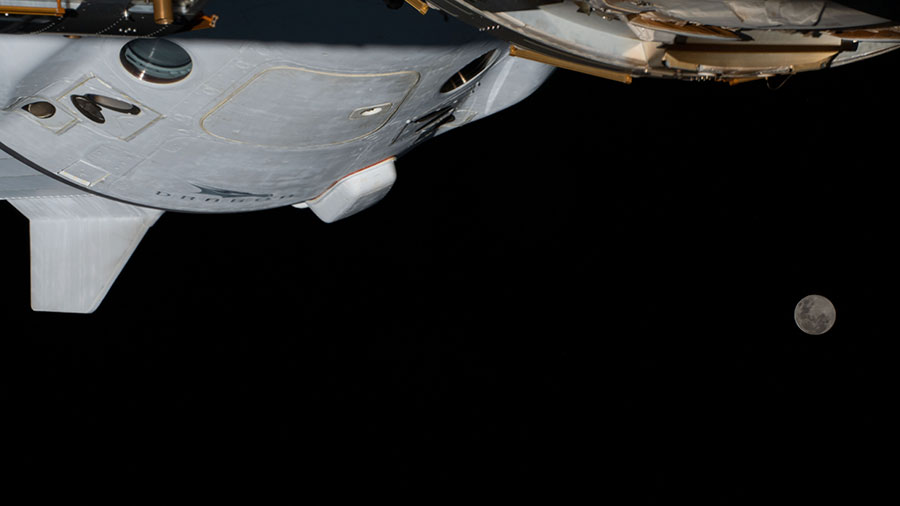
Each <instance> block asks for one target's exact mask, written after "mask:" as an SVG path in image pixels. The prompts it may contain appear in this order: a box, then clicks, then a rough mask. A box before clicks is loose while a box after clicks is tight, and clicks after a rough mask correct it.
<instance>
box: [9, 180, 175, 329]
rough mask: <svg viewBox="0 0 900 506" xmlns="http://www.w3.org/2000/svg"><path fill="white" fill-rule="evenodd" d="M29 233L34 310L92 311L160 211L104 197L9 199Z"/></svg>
mask: <svg viewBox="0 0 900 506" xmlns="http://www.w3.org/2000/svg"><path fill="white" fill-rule="evenodd" d="M9 202H10V203H11V204H12V205H13V206H14V207H15V208H16V209H17V210H19V212H21V213H22V214H24V215H25V217H26V218H28V221H29V223H30V232H31V307H32V309H34V310H35V311H50V312H60V313H92V312H94V311H95V310H96V309H97V307H99V306H100V303H101V302H102V301H103V298H104V297H105V296H106V293H107V292H108V291H109V289H110V287H111V286H112V284H113V282H114V281H115V280H116V278H117V277H118V276H119V273H120V272H121V271H122V268H123V267H125V264H126V263H127V262H128V259H129V258H131V254H132V253H133V252H134V250H135V249H136V248H137V246H138V244H139V243H140V242H141V239H143V237H144V234H146V232H147V230H148V229H149V228H150V227H152V226H153V224H154V223H156V220H158V219H159V217H160V216H162V211H157V210H153V209H145V208H142V207H137V206H132V205H128V204H122V203H119V202H115V201H112V200H107V199H104V198H102V197H95V196H75V197H49V198H29V199H11V200H10V201H9Z"/></svg>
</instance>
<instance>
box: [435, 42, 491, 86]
mask: <svg viewBox="0 0 900 506" xmlns="http://www.w3.org/2000/svg"><path fill="white" fill-rule="evenodd" d="M496 53H497V50H496V49H495V50H491V51H488V52H487V53H484V54H483V55H481V56H479V57H478V58H475V59H474V60H472V61H471V62H469V64H468V65H466V66H465V67H463V68H461V69H460V70H459V72H457V73H455V74H453V75H452V76H450V79H447V81H446V82H445V83H444V85H443V86H441V93H450V92H451V91H453V90H455V89H458V88H461V87H463V86H465V85H466V83H468V82H469V81H471V80H472V79H475V78H476V77H478V76H479V75H480V74H481V73H482V72H484V71H485V70H486V69H487V68H488V67H489V66H490V65H491V63H492V62H493V61H494V55H495V54H496Z"/></svg>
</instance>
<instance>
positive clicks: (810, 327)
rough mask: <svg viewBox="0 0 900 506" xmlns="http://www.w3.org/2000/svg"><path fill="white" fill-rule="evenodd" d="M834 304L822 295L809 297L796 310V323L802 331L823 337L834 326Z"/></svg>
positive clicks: (804, 298) (799, 303) (801, 301)
mask: <svg viewBox="0 0 900 506" xmlns="http://www.w3.org/2000/svg"><path fill="white" fill-rule="evenodd" d="M835 316H836V312H835V310H834V304H832V303H831V301H830V300H828V299H826V298H825V297H822V296H821V295H807V296H806V297H803V299H801V300H800V302H798V303H797V307H796V308H795V309H794V321H795V322H797V326H798V327H800V330H802V331H803V332H806V333H807V334H811V335H814V336H819V335H822V334H824V333H826V332H828V331H829V330H831V327H832V326H833V325H834V319H835Z"/></svg>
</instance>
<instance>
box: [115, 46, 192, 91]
mask: <svg viewBox="0 0 900 506" xmlns="http://www.w3.org/2000/svg"><path fill="white" fill-rule="evenodd" d="M119 58H120V59H121V60H122V65H124V66H125V68H126V69H127V70H128V72H131V74H132V75H134V76H135V77H137V78H138V79H140V80H141V81H147V82H151V83H174V82H177V81H181V80H182V79H184V78H185V77H187V76H188V74H190V73H191V69H192V68H193V67H194V64H193V62H192V61H191V56H190V55H189V54H187V51H185V50H184V49H182V48H181V46H179V45H178V44H176V43H174V42H172V41H169V40H166V39H134V40H132V41H131V42H129V43H128V44H125V46H124V47H123V48H122V52H121V53H120V54H119Z"/></svg>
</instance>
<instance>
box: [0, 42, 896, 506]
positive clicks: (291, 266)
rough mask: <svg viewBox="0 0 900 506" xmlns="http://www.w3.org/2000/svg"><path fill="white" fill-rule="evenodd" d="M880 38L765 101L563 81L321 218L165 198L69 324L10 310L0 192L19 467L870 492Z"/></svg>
mask: <svg viewBox="0 0 900 506" xmlns="http://www.w3.org/2000/svg"><path fill="white" fill-rule="evenodd" d="M898 57H900V54H890V55H886V56H884V57H881V58H878V59H875V60H871V61H868V62H862V63H859V64H854V65H851V66H848V67H844V68H839V69H832V70H828V71H822V72H817V73H810V74H802V75H798V76H795V77H793V78H792V79H791V80H789V81H788V82H787V83H786V84H785V85H784V86H783V87H782V88H781V89H779V90H777V91H772V90H770V89H767V86H766V84H765V83H762V82H755V83H748V84H744V85H741V86H737V87H728V86H726V85H722V84H714V83H681V82H669V81H650V80H638V81H636V82H635V83H634V84H633V85H631V86H625V85H620V84H617V83H610V82H606V81H603V80H599V79H596V78H591V77H588V76H582V75H578V74H574V73H570V72H565V71H560V72H557V73H555V74H554V75H553V77H552V78H551V79H550V81H549V82H548V83H547V84H546V85H545V86H544V87H543V88H541V89H540V90H539V91H538V92H537V93H536V94H535V95H533V96H532V97H530V98H529V99H527V100H526V101H524V102H523V103H521V104H519V105H517V106H516V107H514V108H512V109H509V110H507V111H504V112H502V113H499V114H497V115H495V116H493V117H490V118H487V119H484V120H481V121H479V122H476V123H474V124H472V125H469V126H466V127H464V128H461V129H459V130H456V131H453V132H451V133H448V134H446V135H443V136H441V137H438V138H436V139H433V140H431V141H429V142H428V143H426V144H425V145H422V146H420V147H419V148H417V149H415V150H413V151H411V152H410V153H407V154H406V155H404V156H402V157H401V158H400V159H399V161H398V170H399V179H398V182H397V184H396V186H395V187H394V189H393V190H392V192H391V193H390V194H389V195H388V197H387V198H386V199H385V200H384V201H382V202H381V203H380V204H378V205H377V206H376V207H374V208H372V209H370V210H368V211H366V212H364V213H362V214H360V215H357V216H355V217H353V218H350V219H348V220H346V221H344V222H339V223H336V224H332V225H326V224H323V223H320V222H319V221H318V220H317V219H316V218H315V217H314V216H313V215H312V213H310V212H309V211H300V210H296V209H292V208H286V209H279V210H274V211H269V212H260V213H252V214H245V215H223V216H201V215H184V214H174V213H170V214H166V215H165V216H163V218H161V219H160V221H159V222H158V223H157V225H156V226H155V227H154V228H153V229H152V230H151V231H150V232H149V233H148V235H147V236H146V238H145V239H144V241H143V244H142V245H141V247H140V248H139V249H138V250H137V252H136V253H135V255H134V256H133V257H132V259H131V261H130V263H129V264H128V265H127V267H126V268H125V270H124V271H123V273H122V275H121V276H120V278H119V279H118V281H117V283H116V284H115V285H114V286H113V288H112V290H111V291H110V293H109V295H108V297H107V299H106V301H105V302H104V303H103V305H102V306H101V308H100V309H99V310H98V311H97V312H96V313H95V314H93V315H90V316H71V315H54V314H37V313H32V312H31V311H30V310H29V301H28V291H29V288H28V240H27V221H26V220H25V219H24V218H22V217H20V216H19V215H18V214H17V213H16V212H15V211H14V210H13V209H12V208H11V207H10V206H8V205H3V206H2V207H0V224H2V226H3V237H4V238H3V240H2V241H3V242H2V244H3V248H2V250H0V255H2V256H0V260H2V265H3V266H4V275H3V278H2V279H3V290H2V291H0V297H2V299H0V303H2V305H0V307H2V309H0V311H2V312H0V314H2V317H3V325H2V331H0V332H2V339H0V343H2V347H0V375H2V376H0V378H2V382H0V399H2V411H3V414H2V418H3V420H4V425H6V426H7V427H8V429H7V430H6V431H5V437H6V438H8V443H10V444H12V443H21V444H22V445H23V446H24V447H25V448H26V450H25V451H24V453H22V454H17V456H16V457H15V459H14V462H15V464H16V467H18V468H19V469H20V470H22V471H23V472H25V473H28V472H31V471H32V470H41V471H43V470H45V469H59V470H63V472H67V471H70V470H72V469H81V470H84V469H87V470H88V471H89V472H96V473H99V474H98V475H102V476H107V474H106V473H109V472H112V471H118V472H124V473H126V474H133V475H135V476H148V477H156V478H158V479H160V480H163V481H165V480H168V479H170V478H172V477H173V476H176V475H179V474H182V473H186V474H188V475H199V474H207V473H208V474H211V475H214V476H215V475H219V476H221V477H222V482H221V483H220V485H222V486H223V487H225V486H232V485H234V484H235V483H238V482H242V480H243V479H244V477H246V476H247V475H249V474H250V473H251V472H254V471H255V472H256V473H258V474H261V475H263V476H266V477H268V478H269V479H270V480H271V484H273V485H276V484H288V485H289V486H294V485H300V484H301V483H306V482H308V481H310V480H311V481H313V482H318V483H321V482H322V480H324V481H326V482H329V483H330V482H332V481H334V482H336V483H337V485H336V487H335V488H334V489H333V490H336V491H337V490H343V489H344V488H347V489H353V488H355V487H361V485H360V483H362V482H367V481H369V480H372V481H375V482H377V483H379V485H380V486H383V487H388V488H394V489H396V490H401V489H402V488H403V487H406V486H408V485H411V484H427V485H433V487H432V491H433V492H434V494H435V495H434V497H440V496H442V495H443V494H444V493H446V492H447V491H450V490H461V489H465V488H468V487H471V486H474V485H495V486H500V487H503V489H504V490H507V491H525V492H530V491H532V490H534V489H549V490H550V491H560V492H561V491H573V490H580V491H584V492H586V493H588V494H589V496H588V497H589V498H590V499H591V500H598V501H601V502H612V503H615V502H623V503H648V504H668V503H671V502H673V501H674V500H676V499H684V498H687V499H690V500H694V501H697V502H712V503H717V504H737V503H744V502H758V501H759V500H766V501H767V502H768V501H769V500H770V499H772V498H774V497H778V498H788V499H790V500H794V499H800V498H808V497H809V494H811V493H815V494H821V495H822V496H823V497H824V496H832V495H834V494H836V493H838V492H843V493H847V494H849V496H850V497H858V496H859V495H860V494H873V495H874V494H876V493H877V492H878V491H883V490H884V489H885V487H887V484H888V481H887V478H888V475H889V474H890V471H889V469H891V468H890V467H882V465H881V464H880V462H881V460H882V459H883V458H885V457H889V456H890V455H892V454H895V452H894V451H893V450H895V449H896V448H895V447H894V437H893V436H892V435H891V434H892V433H893V432H895V429H896V417H895V415H890V413H891V412H893V409H892V407H893V405H894V404H895V403H896V390H895V386H896V380H895V371H894V369H893V368H892V367H891V366H893V365H894V363H895V357H896V355H895V351H896V347H895V346H894V340H895V339H896V326H895V325H894V320H895V319H896V315H897V309H896V308H897V299H896V296H895V286H896V281H897V276H896V274H897V273H896V262H897V254H898V247H897V246H896V242H895V241H894V236H895V235H896V218H897V212H896V209H895V205H894V203H895V199H896V197H895V194H896V187H895V186H894V181H895V176H894V174H895V172H896V170H897V162H896V153H897V135H896V124H897V120H896V118H897V111H898V108H897V104H896V100H897V93H896V80H895V79H894V69H895V68H897V65H898ZM812 293H817V294H822V295H825V296H827V297H829V298H830V299H831V300H832V301H833V302H834V304H835V306H836V307H837V311H838V317H837V323H836V325H835V327H834V329H833V330H832V331H831V332H829V333H828V334H826V335H824V336H820V337H812V336H807V335H805V334H803V333H802V332H800V331H799V330H798V329H797V328H796V326H795V325H794V322H793V309H794V305H795V304H796V303H797V301H798V300H799V299H800V298H802V297H803V296H805V295H808V294H812ZM254 474H255V473H254ZM230 477H239V478H230ZM304 486H306V485H304ZM295 492H297V493H300V491H299V490H295ZM621 494H625V495H624V496H623V495H621ZM613 497H620V498H621V497H624V498H625V499H624V500H613V499H612V498H613ZM425 498H426V499H427V498H428V496H425Z"/></svg>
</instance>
